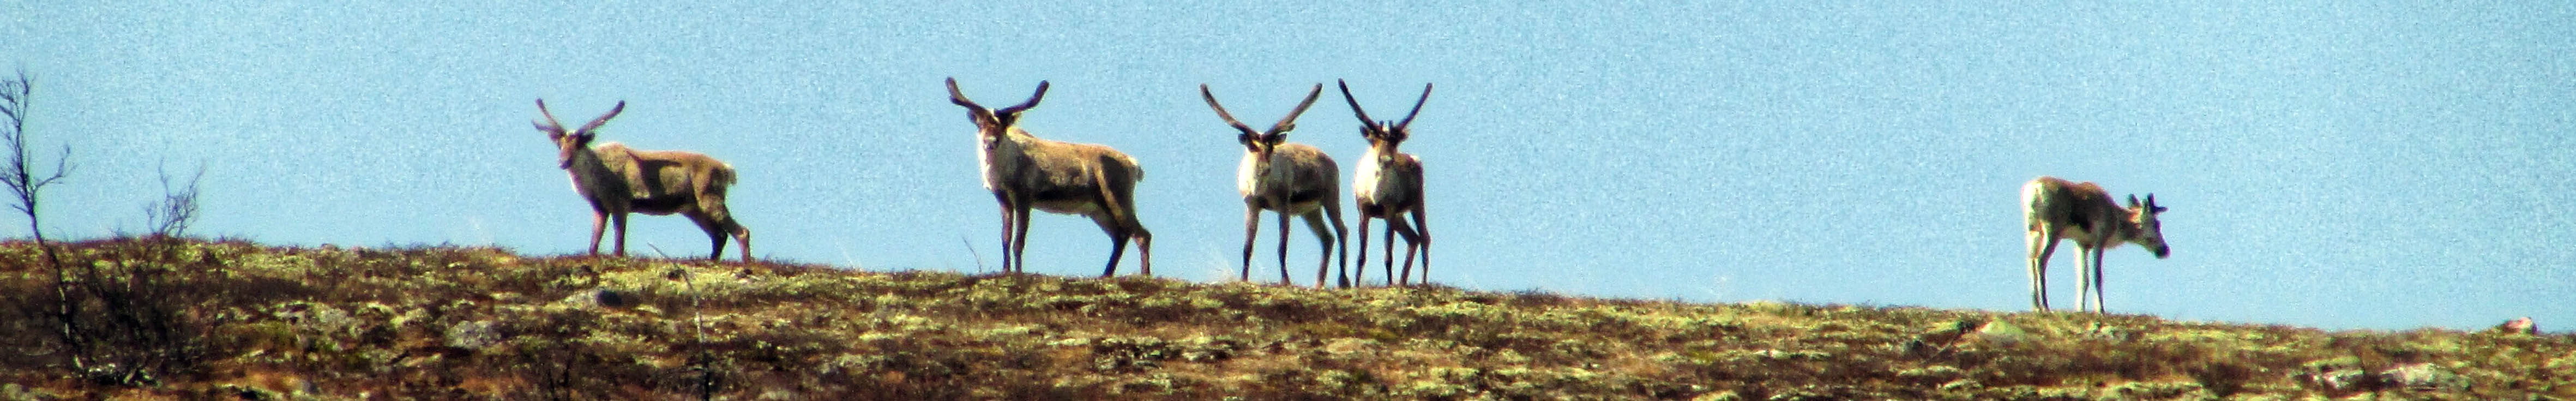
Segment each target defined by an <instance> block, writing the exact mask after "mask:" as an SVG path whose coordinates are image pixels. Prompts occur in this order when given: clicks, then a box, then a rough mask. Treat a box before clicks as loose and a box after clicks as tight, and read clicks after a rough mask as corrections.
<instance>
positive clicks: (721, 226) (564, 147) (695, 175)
mask: <svg viewBox="0 0 2576 401" xmlns="http://www.w3.org/2000/svg"><path fill="white" fill-rule="evenodd" d="M624 111H626V102H624V101H620V102H617V107H616V108H613V109H609V110H608V114H603V115H600V116H599V118H596V119H591V120H590V123H589V124H582V126H581V129H576V130H572V131H569V132H567V131H564V128H563V123H562V122H560V121H556V120H555V114H554V112H552V111H548V110H546V100H545V99H537V113H540V114H544V115H545V116H546V120H545V121H539V122H537V123H536V126H537V130H538V131H544V132H545V133H546V138H547V139H550V140H553V141H554V143H555V148H556V150H557V153H556V157H555V158H556V161H558V162H560V164H561V167H563V169H564V171H565V172H567V173H570V174H571V175H572V190H573V192H576V193H580V194H581V197H582V199H583V200H586V201H589V202H590V210H591V216H590V254H591V255H598V254H599V237H600V235H601V234H602V233H603V231H604V229H605V228H606V227H605V225H606V224H607V223H609V222H612V221H613V222H615V223H616V225H617V256H619V257H624V256H626V213H627V212H635V213H643V214H649V215H656V216H659V215H669V214H673V213H678V214H680V215H684V216H688V217H689V221H693V222H697V223H698V228H699V229H702V230H706V232H707V239H708V241H709V242H710V243H712V244H714V248H715V252H714V253H713V254H711V255H708V256H707V259H710V260H714V259H722V258H723V257H724V248H725V243H724V240H725V236H727V235H731V236H733V238H734V241H735V242H739V243H741V244H742V260H743V261H744V262H750V261H751V229H748V228H743V227H742V223H741V222H737V221H734V219H733V212H732V211H729V210H726V209H725V203H724V202H725V187H729V186H732V185H733V178H734V173H733V166H731V165H727V164H725V162H723V161H718V160H716V159H715V158H713V157H707V155H704V154H699V153H697V152H685V151H676V150H635V149H631V148H627V147H626V145H620V144H618V143H616V142H608V143H602V144H599V145H598V146H590V141H591V139H592V138H594V137H596V136H597V135H598V132H597V130H598V129H599V126H600V125H601V124H607V123H608V119H609V118H611V117H617V113H620V112H624Z"/></svg>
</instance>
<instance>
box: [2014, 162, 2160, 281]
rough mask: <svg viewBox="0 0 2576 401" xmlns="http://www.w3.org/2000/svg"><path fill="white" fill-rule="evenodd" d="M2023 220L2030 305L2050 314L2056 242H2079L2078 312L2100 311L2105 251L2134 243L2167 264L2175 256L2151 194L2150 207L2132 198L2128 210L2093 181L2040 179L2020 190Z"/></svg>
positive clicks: (2153, 195)
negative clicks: (2027, 227) (2026, 226)
mask: <svg viewBox="0 0 2576 401" xmlns="http://www.w3.org/2000/svg"><path fill="white" fill-rule="evenodd" d="M2021 199H2022V207H2023V209H2022V210H2023V215H2024V216H2025V218H2024V219H2025V220H2027V221H2028V222H2029V225H2030V232H2029V233H2028V235H2027V237H2028V239H2029V240H2030V306H2031V307H2033V308H2038V309H2039V310H2041V311H2047V310H2048V256H2049V254H2051V253H2055V252H2057V240H2058V239H2069V240H2075V249H2076V256H2075V270H2076V272H2077V275H2078V276H2081V277H2082V278H2081V281H2079V282H2078V285H2080V286H2079V287H2076V298H2077V299H2078V300H2077V301H2076V304H2075V310H2076V311H2079V312H2081V311H2088V310H2089V311H2093V312H2102V311H2103V307H2102V251H2105V250H2109V249H2111V248H2114V247H2118V246H2120V244H2122V243H2136V244H2138V246H2143V247H2146V248H2147V251H2148V252H2153V253H2155V254H2156V258H2157V259H2163V258H2164V257H2165V256H2166V255H2170V254H2172V252H2173V248H2168V247H2166V246H2165V234H2164V225H2163V223H2161V222H2159V221H2157V220H2156V215H2157V214H2160V213H2164V212H2165V208H2164V207H2162V206H2156V195H2155V194H2147V200H2146V202H2139V201H2138V196H2137V195H2129V205H2128V206H2127V207H2121V206H2120V205H2119V204H2117V203H2112V202H2111V193H2110V192H2108V191H2103V190H2102V186H2100V185H2094V184H2093V183H2090V182H2081V183H2079V182H2069V181H2066V180H2063V179H2058V178H2057V177H2039V178H2035V179H2031V180H2030V183H2028V184H2023V185H2022V186H2021Z"/></svg>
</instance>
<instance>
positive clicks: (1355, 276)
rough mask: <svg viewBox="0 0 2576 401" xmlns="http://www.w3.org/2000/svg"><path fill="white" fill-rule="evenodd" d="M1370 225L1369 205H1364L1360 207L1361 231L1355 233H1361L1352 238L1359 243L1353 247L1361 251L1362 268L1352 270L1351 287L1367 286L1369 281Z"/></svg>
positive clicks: (1360, 262)
mask: <svg viewBox="0 0 2576 401" xmlns="http://www.w3.org/2000/svg"><path fill="white" fill-rule="evenodd" d="M1368 224H1369V211H1368V205H1366V204H1362V205H1360V229H1359V231H1355V232H1357V233H1359V235H1354V236H1352V237H1355V238H1356V239H1357V240H1358V242H1359V243H1358V244H1355V245H1351V247H1353V248H1358V249H1359V255H1358V258H1357V259H1358V260H1359V264H1360V266H1359V268H1357V269H1351V270H1353V272H1352V273H1351V275H1352V277H1351V285H1366V283H1367V281H1368V237H1369V235H1368Z"/></svg>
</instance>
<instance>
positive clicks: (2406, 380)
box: [2379, 363, 2469, 390]
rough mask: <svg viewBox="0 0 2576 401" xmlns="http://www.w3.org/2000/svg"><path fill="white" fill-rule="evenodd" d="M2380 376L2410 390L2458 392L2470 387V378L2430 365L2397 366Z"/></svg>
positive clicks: (2390, 382) (2381, 373)
mask: <svg viewBox="0 0 2576 401" xmlns="http://www.w3.org/2000/svg"><path fill="white" fill-rule="evenodd" d="M2379 375H2380V377H2382V378H2384V380H2387V381H2388V383H2389V384H2391V385H2396V386H2402V387H2405V388H2408V389H2420V390H2458V389H2465V388H2468V387H2469V383H2468V378H2465V377H2460V375H2459V374H2455V373H2451V371H2450V370H2449V369H2443V368H2441V367H2439V366H2433V364H2429V363H2410V364H2405V365H2397V366H2396V367H2392V368H2388V371H2385V372H2380V373H2379Z"/></svg>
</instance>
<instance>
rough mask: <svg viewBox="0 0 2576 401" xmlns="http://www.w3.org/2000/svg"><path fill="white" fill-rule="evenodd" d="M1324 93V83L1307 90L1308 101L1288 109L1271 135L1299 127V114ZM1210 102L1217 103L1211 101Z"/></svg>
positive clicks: (1210, 99) (1271, 128)
mask: <svg viewBox="0 0 2576 401" xmlns="http://www.w3.org/2000/svg"><path fill="white" fill-rule="evenodd" d="M1201 87H1202V88H1201V89H1205V88H1204V87H1205V85H1201ZM1323 95H1324V84H1315V90H1312V91H1307V92H1306V101H1303V102H1298V103H1297V109H1296V110H1290V111H1288V116H1287V117H1281V118H1280V119H1279V123H1278V124H1271V125H1270V134H1271V135H1278V134H1282V133H1287V132H1288V130H1293V129H1297V115H1299V114H1306V107H1307V106H1313V105H1315V97H1317V96H1323ZM1208 101H1209V102H1215V101H1216V98H1213V97H1211V98H1208ZM1209 104H1215V103H1209Z"/></svg>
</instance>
